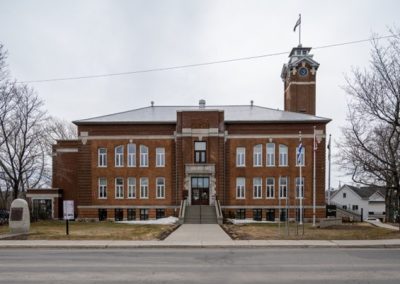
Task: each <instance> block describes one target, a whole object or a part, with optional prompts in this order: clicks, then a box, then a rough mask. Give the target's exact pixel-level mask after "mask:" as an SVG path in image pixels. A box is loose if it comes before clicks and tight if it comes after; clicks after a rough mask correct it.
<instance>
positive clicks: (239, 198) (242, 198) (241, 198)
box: [236, 197, 246, 200]
mask: <svg viewBox="0 0 400 284" xmlns="http://www.w3.org/2000/svg"><path fill="white" fill-rule="evenodd" d="M236 199H238V200H244V199H246V197H236Z"/></svg>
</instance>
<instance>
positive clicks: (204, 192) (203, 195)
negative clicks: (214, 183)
mask: <svg viewBox="0 0 400 284" xmlns="http://www.w3.org/2000/svg"><path fill="white" fill-rule="evenodd" d="M191 191H192V200H191V201H192V202H191V203H192V205H209V204H210V180H209V178H208V177H192V180H191Z"/></svg>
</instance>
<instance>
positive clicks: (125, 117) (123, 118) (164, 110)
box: [74, 105, 330, 125]
mask: <svg viewBox="0 0 400 284" xmlns="http://www.w3.org/2000/svg"><path fill="white" fill-rule="evenodd" d="M209 110H218V111H223V112H224V116H225V121H226V122H228V123H229V122H325V123H326V122H329V121H330V119H329V118H324V117H319V116H314V115H309V114H303V113H297V112H289V111H283V110H277V109H271V108H266V107H261V106H256V105H222V106H204V108H199V106H149V107H143V108H138V109H133V110H128V111H124V112H119V113H114V114H109V115H104V116H98V117H93V118H88V119H82V120H76V121H74V123H75V124H78V125H79V124H92V123H94V124H103V123H105V124H108V123H175V122H176V117H177V112H178V111H209Z"/></svg>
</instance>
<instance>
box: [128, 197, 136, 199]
mask: <svg viewBox="0 0 400 284" xmlns="http://www.w3.org/2000/svg"><path fill="white" fill-rule="evenodd" d="M126 199H136V197H127V198H126Z"/></svg>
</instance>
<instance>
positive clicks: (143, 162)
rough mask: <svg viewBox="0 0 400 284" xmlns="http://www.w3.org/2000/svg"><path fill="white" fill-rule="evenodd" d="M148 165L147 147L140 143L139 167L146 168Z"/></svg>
mask: <svg viewBox="0 0 400 284" xmlns="http://www.w3.org/2000/svg"><path fill="white" fill-rule="evenodd" d="M148 166H149V147H147V146H145V145H140V167H142V168H147V167H148Z"/></svg>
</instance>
